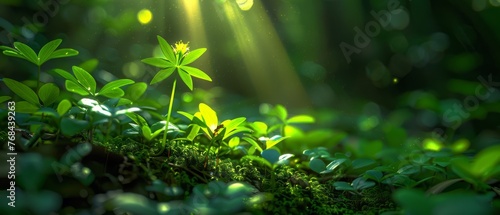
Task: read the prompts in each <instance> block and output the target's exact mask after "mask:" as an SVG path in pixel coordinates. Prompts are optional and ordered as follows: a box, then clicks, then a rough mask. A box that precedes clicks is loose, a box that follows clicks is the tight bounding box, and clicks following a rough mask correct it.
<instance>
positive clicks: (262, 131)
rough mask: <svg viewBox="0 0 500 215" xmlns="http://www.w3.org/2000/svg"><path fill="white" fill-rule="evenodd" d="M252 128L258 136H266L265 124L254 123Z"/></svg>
mask: <svg viewBox="0 0 500 215" xmlns="http://www.w3.org/2000/svg"><path fill="white" fill-rule="evenodd" d="M252 128H253V129H254V130H255V132H257V133H258V134H260V135H266V134H267V124H266V123H264V122H259V121H255V122H253V123H252Z"/></svg>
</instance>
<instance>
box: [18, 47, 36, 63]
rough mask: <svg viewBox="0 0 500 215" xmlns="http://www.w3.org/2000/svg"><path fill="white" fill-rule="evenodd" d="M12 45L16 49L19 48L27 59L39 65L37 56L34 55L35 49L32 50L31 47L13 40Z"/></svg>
mask: <svg viewBox="0 0 500 215" xmlns="http://www.w3.org/2000/svg"><path fill="white" fill-rule="evenodd" d="M14 47H16V49H17V50H19V52H20V53H21V54H22V55H24V57H26V59H27V60H28V61H30V62H32V63H34V64H35V65H39V64H38V57H37V56H36V53H35V51H33V49H31V48H30V47H29V46H27V45H26V44H24V43H21V42H14Z"/></svg>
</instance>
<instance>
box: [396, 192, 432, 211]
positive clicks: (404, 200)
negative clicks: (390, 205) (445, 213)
mask: <svg viewBox="0 0 500 215" xmlns="http://www.w3.org/2000/svg"><path fill="white" fill-rule="evenodd" d="M393 198H394V200H395V201H396V202H397V203H398V204H399V205H401V207H403V208H404V209H405V211H407V213H408V214H433V213H432V212H433V210H432V209H433V204H434V203H433V202H431V201H429V197H428V196H426V195H425V194H424V193H423V192H422V191H420V190H410V189H400V190H396V191H395V192H394V194H393Z"/></svg>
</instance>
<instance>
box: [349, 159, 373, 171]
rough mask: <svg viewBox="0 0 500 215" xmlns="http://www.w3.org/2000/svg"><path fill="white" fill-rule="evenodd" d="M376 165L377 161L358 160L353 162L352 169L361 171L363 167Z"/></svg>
mask: <svg viewBox="0 0 500 215" xmlns="http://www.w3.org/2000/svg"><path fill="white" fill-rule="evenodd" d="M374 163H375V160H373V159H369V158H358V159H356V160H353V161H352V164H351V165H352V168H353V169H360V168H363V167H367V166H370V165H372V164H374Z"/></svg>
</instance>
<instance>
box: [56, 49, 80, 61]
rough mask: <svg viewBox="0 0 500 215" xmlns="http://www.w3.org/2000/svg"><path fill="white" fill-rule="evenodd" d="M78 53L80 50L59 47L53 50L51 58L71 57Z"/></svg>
mask: <svg viewBox="0 0 500 215" xmlns="http://www.w3.org/2000/svg"><path fill="white" fill-rule="evenodd" d="M75 55H78V51H77V50H74V49H58V50H55V51H54V52H52V54H51V55H50V58H49V59H55V58H63V57H71V56H75Z"/></svg>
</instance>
